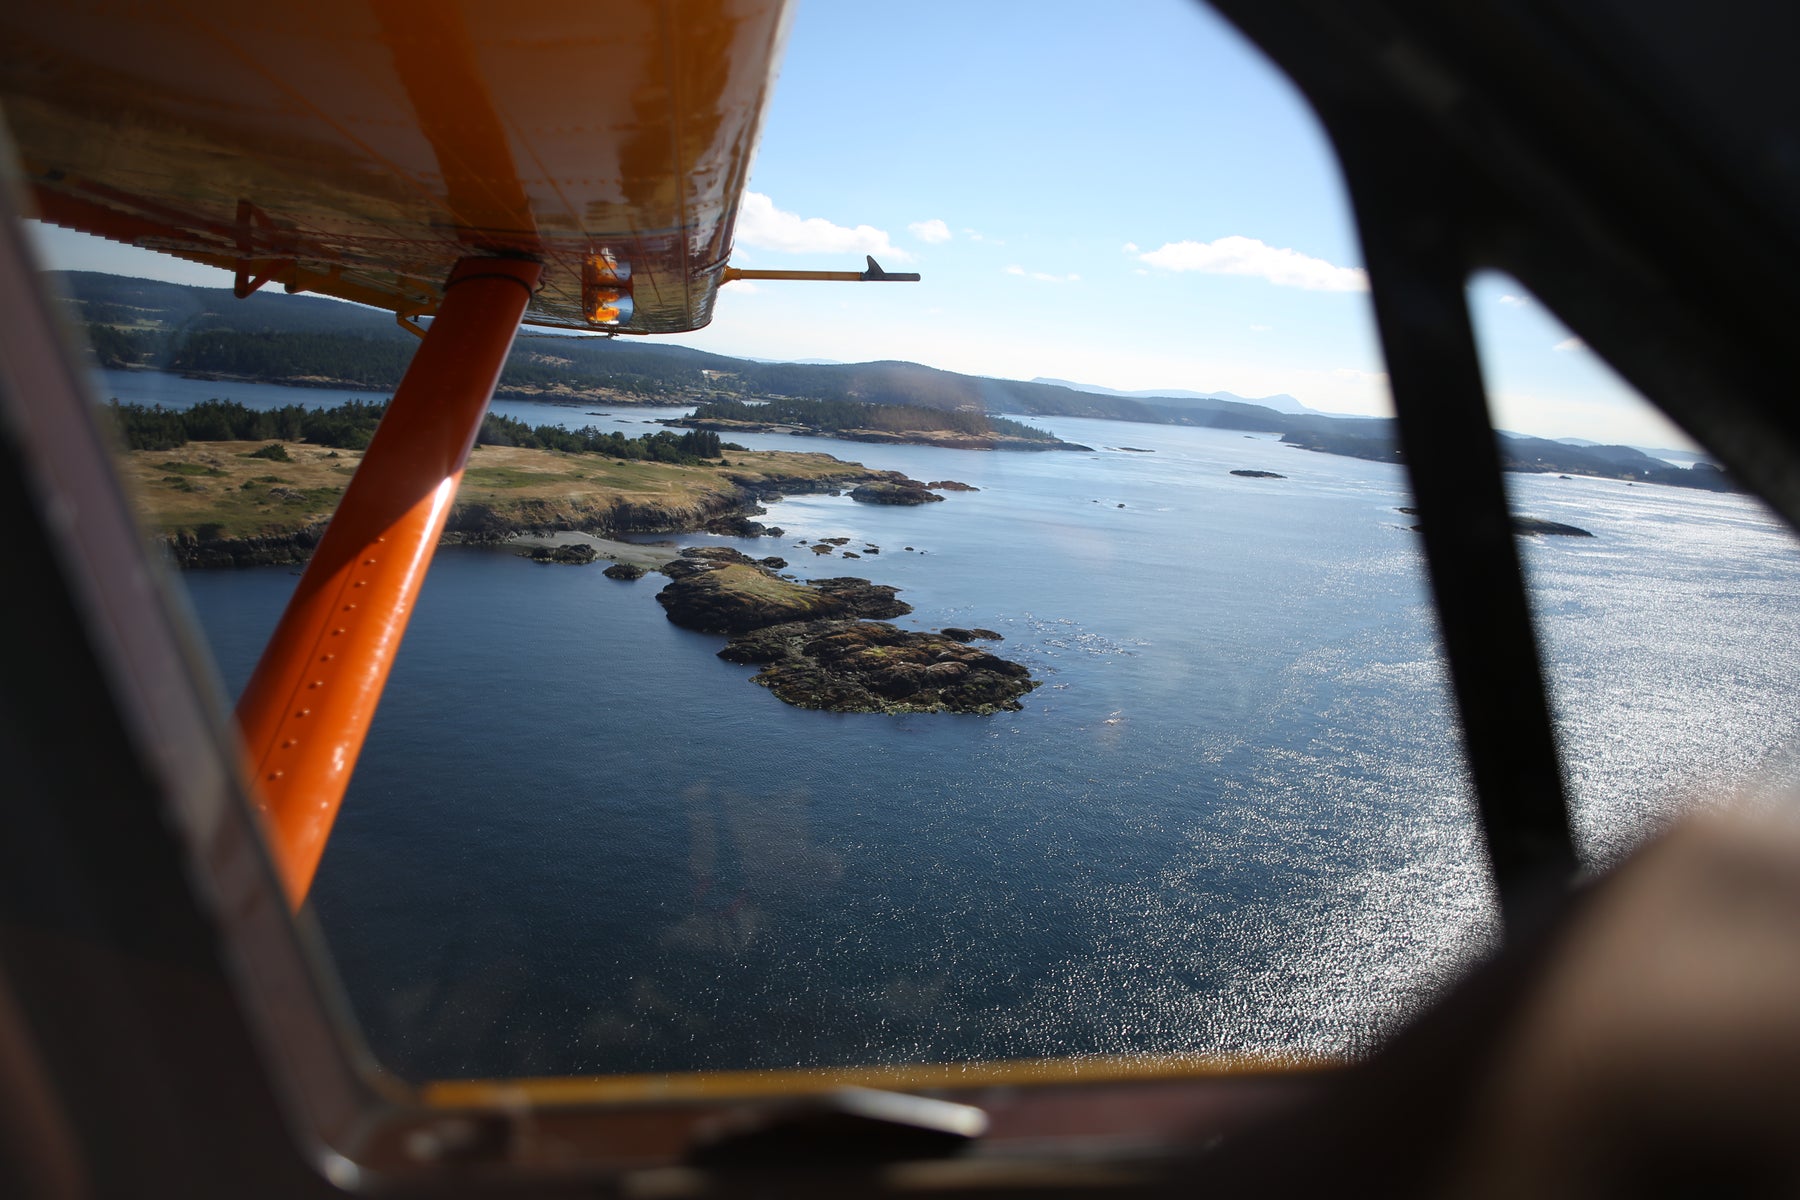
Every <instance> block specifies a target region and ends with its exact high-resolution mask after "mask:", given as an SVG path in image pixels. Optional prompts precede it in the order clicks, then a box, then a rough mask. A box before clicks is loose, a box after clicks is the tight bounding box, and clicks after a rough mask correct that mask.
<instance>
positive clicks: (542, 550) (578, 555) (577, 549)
mask: <svg viewBox="0 0 1800 1200" xmlns="http://www.w3.org/2000/svg"><path fill="white" fill-rule="evenodd" d="M523 557H526V558H529V559H530V560H531V561H532V562H541V563H565V564H567V565H569V566H573V567H582V566H586V565H587V564H588V563H591V562H593V561H594V560H595V559H596V558H598V557H600V556H599V554H597V553H596V552H595V550H594V548H593V547H592V546H590V545H587V544H586V543H585V542H577V543H576V544H574V545H571V546H538V547H535V548H534V549H533V550H532V551H531V553H530V554H528V555H524V556H523ZM638 574H639V575H642V574H643V571H641V570H640V571H639V572H638Z"/></svg>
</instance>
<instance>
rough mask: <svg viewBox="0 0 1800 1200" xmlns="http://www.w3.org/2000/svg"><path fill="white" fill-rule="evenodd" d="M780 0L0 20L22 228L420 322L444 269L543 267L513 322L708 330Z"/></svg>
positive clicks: (326, 2) (369, 2)
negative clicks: (61, 228)
mask: <svg viewBox="0 0 1800 1200" xmlns="http://www.w3.org/2000/svg"><path fill="white" fill-rule="evenodd" d="M786 7H787V5H786V0H658V2H652V3H634V4H595V3H582V2H575V0H545V2H537V3H533V4H530V5H492V4H479V3H462V4H458V3H446V4H434V5H430V6H426V7H423V8H422V7H420V6H419V5H416V4H408V3H402V2H400V0H319V2H317V3H309V4H304V5H285V4H264V5H258V4H242V3H235V2H233V3H227V2H225V0H195V2H193V3H187V4H179V5H177V4H158V5H141V4H133V3H127V2H124V0H113V2H107V0H103V2H101V3H96V4H83V5H63V4H15V5H7V6H5V8H4V10H3V11H0V44H5V45H6V46H7V47H8V49H7V52H6V53H4V54H0V93H3V94H4V95H5V96H6V107H7V118H8V121H9V123H10V126H11V129H12V133H13V137H14V139H15V142H16V150H17V152H18V154H19V157H20V159H21V160H22V163H23V170H24V173H25V175H26V182H27V184H28V186H29V190H30V193H31V199H32V201H33V202H34V203H35V205H36V207H37V209H38V212H39V215H41V216H42V217H43V218H44V219H46V220H49V221H52V222H54V223H56V224H59V225H65V226H69V227H72V228H75V229H80V230H83V231H86V232H88V233H95V234H100V235H102V236H105V237H108V238H112V239H115V240H118V241H122V242H128V243H131V244H134V245H137V246H142V247H145V248H149V249H153V250H159V251H164V252H167V253H170V254H175V255H178V256H180V257H182V258H186V259H190V260H192V261H195V262H201V263H207V264H210V265H213V266H218V267H223V268H226V269H228V270H232V271H234V272H236V275H237V283H238V290H239V292H240V293H244V294H247V293H248V292H249V291H250V290H254V289H255V288H256V287H259V286H262V285H263V284H265V283H271V282H272V283H280V284H282V285H284V286H286V287H287V288H288V289H289V290H291V291H301V290H305V291H316V292H321V293H325V294H327V295H333V296H338V297H340V298H343V299H348V300H357V301H361V302H363V303H366V304H372V305H376V306H378V307H382V308H388V309H392V310H394V311H395V312H396V313H398V314H400V315H401V316H402V318H408V317H412V316H416V315H423V314H429V313H432V312H434V311H435V310H436V308H437V306H438V304H439V302H440V301H441V299H442V287H443V282H444V280H445V279H446V278H447V277H448V276H449V274H450V271H451V268H452V267H453V265H454V264H455V263H456V262H457V261H458V260H460V259H463V258H467V257H470V256H481V255H496V256H503V257H518V258H522V259H530V260H533V261H536V262H539V263H541V264H542V265H543V273H542V276H541V279H540V282H539V284H538V287H537V289H536V291H535V293H534V295H533V297H532V299H531V302H530V305H529V307H528V309H527V311H526V315H525V320H526V321H527V322H529V323H535V324H542V325H557V326H566V327H573V328H584V329H608V330H613V331H616V332H620V333H675V332H681V331H684V330H691V329H698V328H700V327H702V326H704V325H705V324H707V322H708V321H709V320H710V318H711V315H712V308H713V302H714V299H715V298H716V296H717V293H718V288H719V285H720V283H721V282H722V277H723V273H724V271H725V266H726V259H727V257H728V254H729V251H730V247H731V235H732V227H733V224H734V221H735V219H736V215H737V205H738V198H739V196H740V195H741V194H742V192H743V187H744V183H745V180H746V178H747V175H748V172H749V165H750V158H751V153H752V150H753V148H754V146H755V143H756V137H757V133H758V129H759V126H760V124H761V120H762V115H763V112H764V109H765V107H766V106H767V103H768V100H769V97H770V94H771V88H772V85H773V78H774V69H775V65H776V63H777V62H778V60H779V54H780V49H781V44H782V41H783V38H784V36H785V32H786V25H787V20H786Z"/></svg>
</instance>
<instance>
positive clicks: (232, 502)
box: [122, 442, 868, 541]
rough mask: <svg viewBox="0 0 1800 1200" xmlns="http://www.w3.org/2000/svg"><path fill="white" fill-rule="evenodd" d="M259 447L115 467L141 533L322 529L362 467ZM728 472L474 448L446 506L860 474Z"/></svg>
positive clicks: (534, 505) (300, 450)
mask: <svg viewBox="0 0 1800 1200" xmlns="http://www.w3.org/2000/svg"><path fill="white" fill-rule="evenodd" d="M268 444H269V443H264V442H189V443H188V444H187V445H185V446H182V447H181V448H179V449H176V450H136V451H132V452H130V453H128V454H125V455H123V456H122V458H123V469H122V474H123V475H124V477H125V479H126V482H127V485H128V486H129V487H131V489H132V490H133V491H134V492H135V493H136V496H137V499H138V507H139V511H140V512H141V513H142V514H143V515H144V519H145V522H146V523H147V524H148V525H149V526H150V527H151V528H153V529H155V530H157V531H158V532H161V533H165V534H181V533H188V534H193V535H196V536H198V537H201V538H202V539H203V540H209V541H210V540H214V539H218V538H245V537H258V536H267V535H272V534H283V533H291V532H293V531H294V530H297V529H303V528H305V527H307V526H308V525H314V524H318V523H319V522H321V521H324V520H326V519H328V518H329V517H330V516H331V513H332V511H333V510H334V509H335V508H336V507H337V502H338V499H339V497H341V496H342V495H343V491H344V487H345V485H346V484H348V483H349V482H350V476H351V475H352V474H353V473H354V472H355V470H356V467H357V465H358V464H359V463H360V462H361V460H362V454H361V452H360V451H354V450H327V449H324V448H322V447H318V446H312V445H308V444H306V443H301V442H286V443H275V444H277V445H280V446H281V447H282V451H283V453H285V454H286V456H287V458H288V460H289V461H286V462H283V461H280V460H279V458H275V459H271V458H265V457H257V456H256V452H257V451H260V450H263V449H264V447H265V446H266V445H268ZM725 459H726V461H727V462H728V463H729V464H730V465H729V466H725V467H718V466H710V465H709V466H691V467H687V466H674V465H672V464H668V463H652V462H626V461H623V460H620V459H614V458H606V457H603V456H601V455H598V454H564V453H561V452H559V451H554V450H521V449H518V448H516V447H509V446H481V447H478V448H477V449H476V450H475V451H474V452H473V453H472V454H471V455H470V456H469V465H468V469H467V470H466V471H465V472H464V473H463V482H462V488H461V490H459V491H458V492H457V496H456V500H457V503H458V504H459V505H462V504H482V505H485V506H487V507H489V508H491V509H493V510H494V511H495V512H496V513H499V514H502V515H505V514H506V513H508V512H509V511H513V510H517V511H521V512H523V511H526V510H530V511H531V512H533V513H534V514H543V513H545V512H546V511H552V512H554V511H568V512H585V511H595V510H600V509H605V508H608V507H610V506H612V505H613V504H614V503H616V502H620V501H623V502H625V503H629V504H633V505H639V506H647V505H661V506H667V507H670V508H675V509H685V508H690V507H693V506H695V505H696V504H699V503H702V502H704V501H706V500H707V499H709V498H710V497H714V496H728V495H732V494H735V492H736V482H735V481H737V480H747V481H752V482H754V481H757V480H766V479H776V480H781V479H820V478H832V477H843V476H851V475H862V474H867V473H868V472H866V471H865V469H864V468H863V467H861V466H860V465H858V464H856V463H846V462H843V461H841V460H839V459H836V458H833V457H831V456H830V455H828V454H799V453H792V452H788V451H748V452H745V451H727V452H726V454H725Z"/></svg>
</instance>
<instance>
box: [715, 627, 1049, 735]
mask: <svg viewBox="0 0 1800 1200" xmlns="http://www.w3.org/2000/svg"><path fill="white" fill-rule="evenodd" d="M719 657H720V658H723V659H725V660H726V661H728V662H736V663H750V664H753V665H760V666H761V667H762V670H761V671H759V672H757V674H756V675H755V676H754V677H753V679H754V682H756V683H760V684H761V685H762V686H764V687H766V688H768V689H769V690H770V691H772V692H774V693H775V695H776V696H778V697H779V698H781V699H782V700H785V701H786V702H787V703H789V704H792V705H795V706H797V707H799V708H818V709H827V710H829V711H832V712H886V713H925V712H960V713H977V714H987V713H996V712H1016V711H1018V710H1019V709H1020V708H1022V707H1024V706H1023V705H1021V704H1020V703H1019V698H1020V697H1021V696H1023V695H1025V694H1026V693H1027V692H1029V691H1031V690H1032V689H1033V688H1035V687H1036V686H1037V681H1036V680H1034V679H1032V678H1031V674H1030V672H1029V671H1027V670H1026V669H1025V668H1024V667H1023V666H1021V665H1020V664H1018V663H1015V662H1009V661H1007V660H1006V659H1003V658H1000V657H998V656H996V655H993V654H989V653H988V652H987V651H985V650H977V649H975V648H974V647H972V646H968V645H965V644H963V643H962V642H959V641H956V640H954V639H952V638H948V637H945V636H944V635H943V634H940V633H929V632H924V631H915V630H904V629H898V628H896V627H895V626H893V625H889V624H887V623H886V622H885V621H851V620H826V621H806V622H798V623H792V624H784V625H773V626H768V627H765V628H763V629H758V630H754V631H751V632H748V633H743V634H739V635H738V636H736V637H734V638H732V639H731V642H730V644H729V645H727V646H726V647H725V649H723V650H721V651H719Z"/></svg>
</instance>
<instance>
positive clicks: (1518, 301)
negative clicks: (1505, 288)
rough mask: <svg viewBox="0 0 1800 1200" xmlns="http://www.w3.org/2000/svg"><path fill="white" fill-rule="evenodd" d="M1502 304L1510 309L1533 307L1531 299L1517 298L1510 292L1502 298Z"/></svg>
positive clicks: (1526, 297) (1525, 297) (1527, 297)
mask: <svg viewBox="0 0 1800 1200" xmlns="http://www.w3.org/2000/svg"><path fill="white" fill-rule="evenodd" d="M1500 303H1502V304H1504V305H1506V307H1508V308H1528V307H1530V305H1531V297H1529V296H1515V295H1513V294H1512V293H1511V292H1508V293H1507V294H1506V295H1504V296H1502V297H1500Z"/></svg>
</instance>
